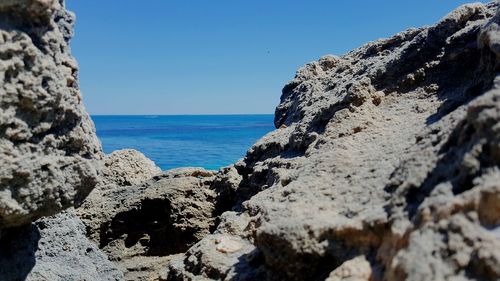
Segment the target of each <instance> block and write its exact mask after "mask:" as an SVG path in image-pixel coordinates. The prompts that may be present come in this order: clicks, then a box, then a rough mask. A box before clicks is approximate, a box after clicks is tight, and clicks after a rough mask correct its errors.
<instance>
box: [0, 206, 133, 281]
mask: <svg viewBox="0 0 500 281" xmlns="http://www.w3.org/2000/svg"><path fill="white" fill-rule="evenodd" d="M0 279H1V280H5V281H11V280H12V281H13V280H123V274H122V273H121V271H119V270H118V269H117V268H116V267H115V266H114V265H113V264H112V263H111V262H110V261H109V260H108V258H107V256H106V255H105V254H104V253H102V252H101V251H100V250H99V248H97V246H96V245H94V244H93V243H91V242H90V241H89V240H88V239H87V237H85V227H84V225H83V223H82V222H81V221H80V220H79V219H78V217H77V216H76V215H75V213H74V210H68V212H64V213H61V214H58V215H56V216H54V217H47V218H43V219H40V220H38V221H36V222H35V223H34V224H32V225H28V226H23V227H21V228H18V229H11V230H9V232H8V233H7V234H6V235H4V237H2V239H1V240H0Z"/></svg>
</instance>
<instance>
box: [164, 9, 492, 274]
mask: <svg viewBox="0 0 500 281" xmlns="http://www.w3.org/2000/svg"><path fill="white" fill-rule="evenodd" d="M497 8H498V7H497V4H496V3H490V4H480V3H477V4H468V5H464V6H461V7H459V8H457V9H456V10H454V11H453V12H451V13H450V14H448V15H447V16H446V17H444V18H443V19H442V20H441V21H439V22H438V23H437V24H435V25H433V26H429V27H423V28H418V29H410V30H407V31H404V32H401V33H399V34H396V35H395V36H393V37H391V38H389V39H382V40H378V41H374V42H371V43H368V44H367V45H365V46H362V47H360V48H358V49H356V50H353V51H351V52H349V53H347V54H345V55H343V56H340V57H337V56H325V57H323V58H321V59H320V60H319V61H316V62H312V63H310V64H307V65H306V66H305V67H303V68H302V69H300V70H299V71H298V72H297V75H296V77H295V78H294V79H293V80H292V81H291V82H289V83H288V84H287V85H286V86H285V87H284V89H283V95H282V97H281V102H280V104H279V106H278V107H277V109H276V116H275V125H276V127H277V128H278V129H277V130H276V131H274V132H271V133H269V134H268V135H267V136H265V137H264V138H262V139H261V140H260V141H258V142H257V143H256V144H255V145H254V146H253V147H252V148H251V149H250V150H249V152H248V153H247V155H246V157H245V158H244V159H243V160H242V161H240V162H238V163H237V164H236V165H235V167H236V170H237V173H238V175H239V178H238V177H234V175H231V176H228V177H227V180H225V178H224V172H221V173H222V176H221V177H220V178H219V181H218V183H214V184H213V185H217V184H220V183H224V184H227V185H228V186H232V187H231V188H229V189H228V190H233V191H232V192H229V193H225V194H222V195H221V196H223V197H224V196H225V199H224V200H229V202H231V203H232V205H231V204H229V205H228V206H231V207H230V208H228V210H231V211H230V212H226V213H224V214H223V215H222V216H220V219H219V223H218V227H217V228H216V230H215V231H214V232H213V233H212V234H210V235H208V236H206V237H205V238H203V239H202V240H201V241H200V242H198V243H197V244H196V245H194V246H193V247H191V248H190V249H189V250H188V251H187V252H186V253H184V254H178V255H175V256H174V257H172V258H171V259H170V260H169V262H168V266H167V267H166V270H165V271H164V272H162V275H161V276H162V277H161V278H162V279H165V280H207V279H211V280H325V279H328V280H500V270H499V269H500V234H499V233H500V208H499V206H500V200H499V198H500V185H499V183H500V76H498V75H497V71H498V70H499V67H498V66H499V64H498V62H499V58H500V56H499V55H500V47H499V46H500V30H499V24H500V22H499V21H500V15H499V14H498V13H497ZM229 178H232V179H233V180H229ZM234 179H237V180H236V181H235V180H234ZM238 179H239V180H238ZM219 199H220V198H219ZM221 243H222V246H221Z"/></svg>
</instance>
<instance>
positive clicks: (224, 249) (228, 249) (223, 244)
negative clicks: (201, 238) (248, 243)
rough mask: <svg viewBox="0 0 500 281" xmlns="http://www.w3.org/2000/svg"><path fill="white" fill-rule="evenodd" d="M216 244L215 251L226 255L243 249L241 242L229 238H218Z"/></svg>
mask: <svg viewBox="0 0 500 281" xmlns="http://www.w3.org/2000/svg"><path fill="white" fill-rule="evenodd" d="M215 244H217V246H216V248H215V249H216V250H217V251H219V252H221V253H224V254H231V253H235V252H238V251H239V250H241V249H242V248H243V246H242V245H241V243H240V242H238V241H235V240H234V239H231V238H227V237H222V238H218V239H217V240H216V241H215Z"/></svg>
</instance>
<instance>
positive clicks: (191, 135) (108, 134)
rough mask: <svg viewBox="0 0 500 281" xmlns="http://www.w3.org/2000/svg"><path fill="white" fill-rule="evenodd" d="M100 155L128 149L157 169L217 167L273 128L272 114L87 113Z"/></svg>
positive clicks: (232, 161) (228, 162) (233, 158)
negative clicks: (143, 156) (144, 157)
mask: <svg viewBox="0 0 500 281" xmlns="http://www.w3.org/2000/svg"><path fill="white" fill-rule="evenodd" d="M91 118H92V120H93V121H94V124H95V126H96V130H97V135H98V137H99V139H100V140H101V143H102V146H103V150H104V152H105V153H111V152H113V151H115V150H119V149H126V148H132V149H136V150H139V151H140V152H142V153H144V155H146V156H147V157H148V158H150V159H151V160H153V161H154V162H155V163H156V164H157V165H158V166H159V167H160V168H161V169H162V170H169V169H173V168H179V167H202V168H205V169H210V170H217V169H219V168H221V167H225V166H228V165H230V164H232V163H234V162H236V161H237V160H239V159H240V158H243V157H244V156H245V154H246V151H247V150H248V149H249V148H250V147H251V146H252V145H253V144H254V143H255V142H256V141H257V140H258V139H260V138H261V137H262V136H264V135H265V134H267V133H268V132H270V131H272V130H274V129H275V127H274V114H183V115H166V114H151V115H104V114H94V115H91Z"/></svg>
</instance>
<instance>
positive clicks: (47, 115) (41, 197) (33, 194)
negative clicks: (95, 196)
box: [0, 0, 102, 229]
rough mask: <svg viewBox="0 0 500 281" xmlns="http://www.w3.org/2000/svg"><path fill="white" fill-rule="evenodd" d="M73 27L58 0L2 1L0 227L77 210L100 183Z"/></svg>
mask: <svg viewBox="0 0 500 281" xmlns="http://www.w3.org/2000/svg"><path fill="white" fill-rule="evenodd" d="M73 22H74V15H73V14H71V13H69V12H67V11H66V10H65V9H64V3H63V1H55V0H7V1H0V167H1V168H0V229H1V228H10V227H14V226H20V225H24V224H27V223H30V222H31V221H33V220H35V219H37V218H39V217H41V216H47V215H53V214H56V213H58V212H59V211H61V210H63V209H65V208H68V207H71V206H74V205H78V204H79V203H80V202H81V201H82V200H83V199H84V198H85V197H86V196H87V194H88V193H89V192H90V191H91V190H92V189H93V188H94V187H95V186H96V184H97V183H98V181H99V180H98V166H99V165H98V161H97V160H99V159H101V157H102V152H101V146H100V143H99V141H98V140H97V137H96V135H95V129H94V126H93V123H92V121H91V120H90V118H89V116H88V114H87V112H86V111H85V109H84V107H83V104H82V99H81V95H80V91H79V88H78V79H77V72H78V67H77V64H76V61H75V60H74V59H73V57H72V56H71V54H70V49H69V46H68V43H69V40H70V39H71V36H72V35H73V33H72V32H73V31H72V30H73Z"/></svg>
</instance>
